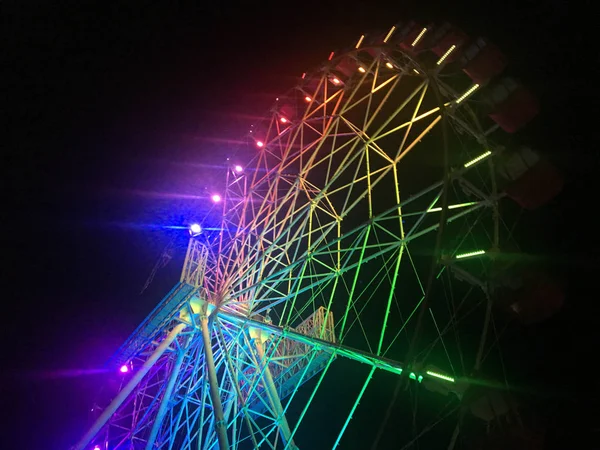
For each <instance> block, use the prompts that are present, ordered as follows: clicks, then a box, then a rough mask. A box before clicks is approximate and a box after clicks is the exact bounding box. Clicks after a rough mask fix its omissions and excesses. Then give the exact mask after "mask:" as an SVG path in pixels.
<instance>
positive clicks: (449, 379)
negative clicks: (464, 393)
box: [426, 370, 454, 383]
mask: <svg viewBox="0 0 600 450" xmlns="http://www.w3.org/2000/svg"><path fill="white" fill-rule="evenodd" d="M426 373H427V375H429V376H430V377H434V378H439V379H440V380H446V381H449V382H451V383H454V378H452V377H449V376H448V375H444V374H442V373H437V372H431V371H429V370H428V371H427V372H426Z"/></svg>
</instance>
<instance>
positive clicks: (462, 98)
mask: <svg viewBox="0 0 600 450" xmlns="http://www.w3.org/2000/svg"><path fill="white" fill-rule="evenodd" d="M478 88H479V85H478V84H477V83H475V84H474V85H473V86H471V87H470V88H469V90H468V91H467V92H465V93H464V94H463V95H461V96H460V97H458V98H457V99H456V104H457V105H458V104H459V103H460V102H462V101H463V100H464V99H465V98H467V97H468V96H469V95H471V94H472V93H473V92H475V91H476V90H477V89H478Z"/></svg>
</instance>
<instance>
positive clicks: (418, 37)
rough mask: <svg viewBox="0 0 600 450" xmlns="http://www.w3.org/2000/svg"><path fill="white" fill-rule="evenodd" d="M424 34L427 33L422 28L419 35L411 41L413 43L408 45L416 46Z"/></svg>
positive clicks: (425, 29)
mask: <svg viewBox="0 0 600 450" xmlns="http://www.w3.org/2000/svg"><path fill="white" fill-rule="evenodd" d="M425 33H427V28H423V29H422V30H421V32H420V33H419V35H418V36H417V37H416V38H415V40H414V41H413V43H412V44H410V45H412V46H413V47H414V46H415V45H417V44H418V43H419V41H420V40H421V38H422V37H423V35H424V34H425Z"/></svg>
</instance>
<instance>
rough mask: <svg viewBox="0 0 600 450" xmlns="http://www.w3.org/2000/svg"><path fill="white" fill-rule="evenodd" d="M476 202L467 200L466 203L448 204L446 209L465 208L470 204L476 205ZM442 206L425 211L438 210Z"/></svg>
mask: <svg viewBox="0 0 600 450" xmlns="http://www.w3.org/2000/svg"><path fill="white" fill-rule="evenodd" d="M476 204H477V202H467V203H457V204H456V205H448V209H458V208H466V207H467V206H471V205H476ZM441 210H442V207H441V206H439V207H436V208H431V209H428V210H427V212H428V213H430V212H438V211H441Z"/></svg>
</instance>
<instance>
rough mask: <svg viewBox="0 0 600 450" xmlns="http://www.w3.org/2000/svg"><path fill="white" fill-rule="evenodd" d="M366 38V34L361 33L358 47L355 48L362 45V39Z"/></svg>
mask: <svg viewBox="0 0 600 450" xmlns="http://www.w3.org/2000/svg"><path fill="white" fill-rule="evenodd" d="M364 38H365V35H364V34H361V35H360V39H359V40H358V42H357V43H356V47H354V48H358V47H360V44H362V41H363V39H364Z"/></svg>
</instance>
